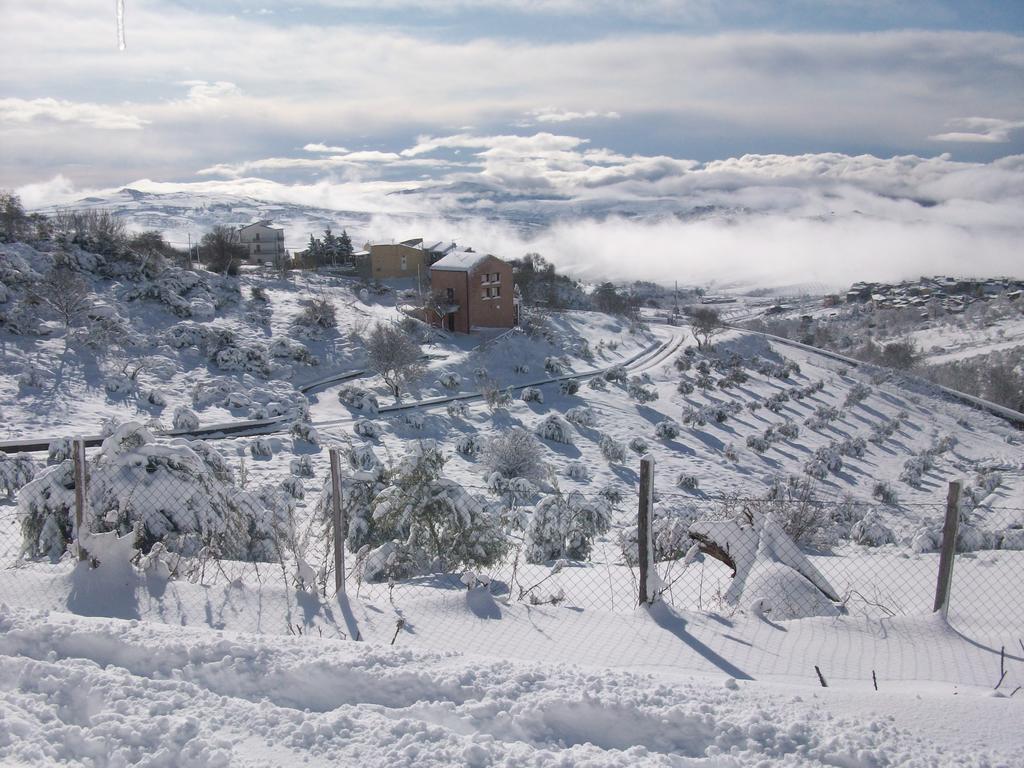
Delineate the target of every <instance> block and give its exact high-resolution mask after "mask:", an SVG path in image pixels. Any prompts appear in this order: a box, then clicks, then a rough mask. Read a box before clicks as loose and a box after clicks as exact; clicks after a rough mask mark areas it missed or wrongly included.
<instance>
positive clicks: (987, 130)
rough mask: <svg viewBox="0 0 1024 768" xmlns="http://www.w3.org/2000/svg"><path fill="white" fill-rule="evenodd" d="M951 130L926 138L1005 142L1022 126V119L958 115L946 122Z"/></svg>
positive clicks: (952, 140) (1023, 125) (989, 142)
mask: <svg viewBox="0 0 1024 768" xmlns="http://www.w3.org/2000/svg"><path fill="white" fill-rule="evenodd" d="M946 127H947V128H952V129H953V130H951V131H949V132H947V133H939V134H936V135H934V136H929V137H928V138H929V139H931V140H932V141H949V142H977V143H986V144H1005V143H1006V142H1008V141H1009V140H1010V135H1011V134H1012V133H1013V132H1014V131H1019V130H1021V129H1022V128H1024V120H1001V119H999V118H995V117H958V118H956V119H955V120H950V121H948V122H947V123H946Z"/></svg>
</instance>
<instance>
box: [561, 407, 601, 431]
mask: <svg viewBox="0 0 1024 768" xmlns="http://www.w3.org/2000/svg"><path fill="white" fill-rule="evenodd" d="M565 419H566V421H568V422H569V423H570V424H575V425H576V426H579V427H593V426H594V425H595V424H597V414H596V413H594V410H593V409H592V408H590V407H589V406H586V405H577V406H574V407H572V408H570V409H569V410H568V411H566V412H565Z"/></svg>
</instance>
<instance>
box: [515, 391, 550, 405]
mask: <svg viewBox="0 0 1024 768" xmlns="http://www.w3.org/2000/svg"><path fill="white" fill-rule="evenodd" d="M519 397H520V398H521V399H522V401H523V402H524V403H543V402H544V393H543V392H541V391H540V390H539V389H537V388H536V387H524V388H523V391H522V392H521V393H520V394H519Z"/></svg>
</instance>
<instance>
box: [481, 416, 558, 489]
mask: <svg viewBox="0 0 1024 768" xmlns="http://www.w3.org/2000/svg"><path fill="white" fill-rule="evenodd" d="M543 454H544V447H543V446H542V445H541V443H540V441H539V440H537V438H536V437H534V436H533V435H531V434H530V433H529V432H527V431H526V430H525V429H522V428H521V427H514V428H512V429H509V430H507V431H504V432H500V433H499V434H497V435H495V436H494V437H492V438H490V439H489V440H488V441H487V443H486V445H485V446H484V448H483V451H482V452H481V454H480V459H481V461H482V462H483V464H484V466H485V467H487V469H488V470H490V471H491V472H492V473H497V474H498V475H500V476H501V477H503V478H506V479H511V478H515V477H521V478H524V479H526V480H529V481H530V482H532V483H539V482H540V481H541V480H543V479H544V476H545V475H546V474H547V467H546V466H545V464H544V460H543Z"/></svg>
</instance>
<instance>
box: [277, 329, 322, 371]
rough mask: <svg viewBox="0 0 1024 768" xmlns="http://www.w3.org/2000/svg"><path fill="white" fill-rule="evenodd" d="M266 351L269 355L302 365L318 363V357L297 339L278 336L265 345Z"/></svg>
mask: <svg viewBox="0 0 1024 768" xmlns="http://www.w3.org/2000/svg"><path fill="white" fill-rule="evenodd" d="M267 353H268V354H269V355H270V356H271V357H275V358H281V359H286V360H292V361H294V362H296V363H302V364H303V365H310V366H316V365H320V359H319V358H318V357H317V356H316V355H314V354H313V353H312V352H310V351H309V347H307V346H306V345H305V344H302V343H300V342H298V341H293V340H292V339H288V338H285V337H283V336H278V337H277V338H274V339H272V340H271V341H270V344H268V345H267Z"/></svg>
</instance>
